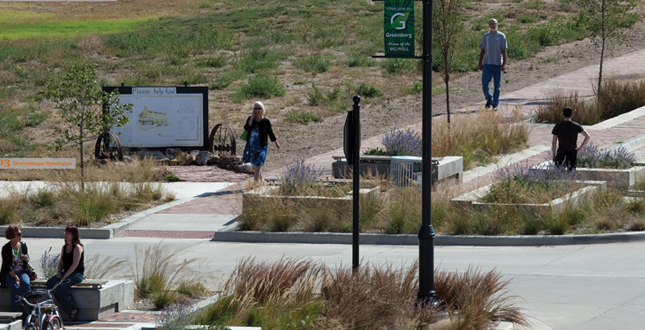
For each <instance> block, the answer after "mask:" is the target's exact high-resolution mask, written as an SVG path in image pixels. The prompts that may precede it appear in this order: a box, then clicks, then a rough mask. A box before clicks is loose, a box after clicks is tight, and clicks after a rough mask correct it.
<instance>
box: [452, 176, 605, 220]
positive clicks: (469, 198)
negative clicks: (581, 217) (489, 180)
mask: <svg viewBox="0 0 645 330" xmlns="http://www.w3.org/2000/svg"><path fill="white" fill-rule="evenodd" d="M574 183H579V184H582V185H584V187H582V188H580V189H578V190H576V191H574V192H572V193H571V194H567V195H566V196H562V197H560V198H556V199H554V200H552V201H550V202H548V203H543V204H504V203H483V202H480V200H481V199H482V198H483V197H484V196H486V195H487V194H488V192H489V191H490V187H491V186H492V184H489V185H487V186H484V187H481V188H479V189H475V190H473V191H471V192H469V193H466V194H463V195H461V196H459V197H457V198H454V199H452V200H451V202H452V204H453V205H455V206H457V207H468V206H470V207H472V208H474V209H476V210H486V209H491V208H499V207H513V208H519V209H522V210H524V211H526V212H542V211H547V210H552V211H553V212H556V213H560V212H562V211H564V210H565V208H566V207H567V206H568V205H576V204H578V203H579V202H581V201H583V200H584V199H585V198H587V197H589V196H591V194H593V193H594V192H596V191H606V190H607V184H606V183H605V182H604V181H574Z"/></svg>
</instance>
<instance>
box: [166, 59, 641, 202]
mask: <svg viewBox="0 0 645 330" xmlns="http://www.w3.org/2000/svg"><path fill="white" fill-rule="evenodd" d="M643 58H645V49H644V50H640V51H636V52H633V53H630V54H627V55H624V56H622V57H618V58H614V59H611V60H609V61H606V62H605V64H604V72H605V73H604V76H605V77H606V78H609V77H616V78H634V79H636V78H640V77H643V76H645V63H644V62H643V61H642V59H643ZM597 74H598V66H597V65H592V66H589V67H586V68H582V69H580V70H576V71H573V72H569V73H566V74H563V75H561V76H558V77H555V78H551V79H548V80H545V81H543V82H541V83H538V84H535V85H533V86H529V87H526V88H523V89H520V90H517V91H514V92H511V93H502V98H501V102H500V104H502V106H500V110H499V111H500V113H502V114H503V115H505V116H508V117H510V116H511V112H512V109H513V108H514V107H515V106H520V109H521V112H522V114H523V116H525V117H528V116H530V115H531V113H532V112H533V111H534V109H535V108H536V107H537V105H538V104H539V102H541V101H544V95H545V93H549V92H551V91H555V90H562V89H564V90H578V91H580V93H581V95H592V91H593V90H592V88H593V87H592V83H593V81H594V79H596V77H597ZM483 103H484V102H482V103H479V104H476V105H473V106H470V107H468V108H465V109H462V112H464V113H472V111H478V110H481V109H482V106H483ZM439 118H441V117H439ZM435 120H437V119H435ZM574 120H575V118H574ZM608 122H609V123H605V124H603V123H601V124H598V125H594V127H587V128H588V129H589V132H590V135H591V137H592V140H591V141H592V142H593V143H594V144H596V145H598V146H600V147H601V148H606V147H609V146H612V145H614V144H616V143H619V142H624V141H626V140H628V139H630V138H634V137H636V136H639V135H641V134H645V111H639V112H638V114H636V115H633V116H632V118H629V119H628V120H625V121H619V122H616V121H608ZM421 127H422V126H421V123H417V124H414V125H410V126H408V127H405V128H404V129H407V128H410V129H412V130H415V131H419V132H420V131H421ZM552 128H553V125H530V133H529V145H531V146H539V145H542V146H547V147H548V148H550V146H551V139H552V135H551V129H552ZM339 134H340V132H339ZM381 139H382V135H380V136H375V137H371V138H367V139H365V140H363V141H362V143H361V149H362V150H365V149H369V148H374V147H382V144H381V143H380V141H381ZM547 152H548V151H547ZM342 154H343V150H342V149H336V150H332V151H329V152H327V153H324V154H321V155H318V156H315V157H311V158H309V159H307V160H306V161H307V162H308V163H312V164H316V165H317V166H318V167H321V168H323V169H324V170H325V173H326V174H331V164H332V162H333V159H332V156H335V155H342ZM547 156H548V154H545V153H543V154H539V155H536V156H533V157H530V158H528V159H526V160H525V161H526V162H527V164H529V165H535V164H539V163H541V162H543V161H544V159H545V157H547ZM280 173H281V171H280V170H276V171H271V172H269V173H265V174H264V175H265V177H268V176H279V175H280ZM492 176H493V174H492V173H489V174H487V175H485V176H483V177H479V178H478V179H477V180H476V183H475V182H472V183H470V184H469V187H468V188H470V187H471V186H479V185H485V184H488V183H490V180H491V179H492ZM248 182H249V181H248V180H247V181H244V182H243V183H240V184H237V185H234V186H231V187H229V188H228V189H225V190H221V191H218V192H217V193H216V194H211V195H210V196H207V197H204V198H199V199H195V200H193V201H190V202H188V203H183V204H181V205H177V206H174V207H172V208H169V209H166V210H164V211H162V212H163V213H166V214H178V215H179V214H183V215H187V214H239V213H240V212H241V208H240V206H239V205H240V203H241V202H240V201H241V197H239V194H237V192H240V191H241V189H243V188H244V187H245V186H246V185H248Z"/></svg>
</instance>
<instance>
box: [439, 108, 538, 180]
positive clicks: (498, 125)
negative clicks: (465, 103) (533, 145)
mask: <svg viewBox="0 0 645 330" xmlns="http://www.w3.org/2000/svg"><path fill="white" fill-rule="evenodd" d="M512 114H513V117H512V119H511V120H507V119H506V118H504V116H503V115H502V114H500V113H499V112H495V111H479V112H477V113H476V114H475V115H474V116H473V115H454V116H453V118H452V121H451V124H448V123H447V122H446V121H444V120H435V121H433V123H432V155H433V156H435V157H443V156H462V157H463V158H464V159H463V161H464V170H467V169H470V168H472V167H473V166H474V165H476V164H478V163H483V164H485V163H490V162H491V161H493V159H494V157H495V156H496V155H499V154H506V153H511V152H512V151H514V150H516V149H519V148H523V147H526V146H527V143H528V137H529V136H528V134H529V130H528V127H527V126H526V125H525V124H524V123H523V122H522V118H521V117H520V112H519V109H518V108H515V109H513V111H512Z"/></svg>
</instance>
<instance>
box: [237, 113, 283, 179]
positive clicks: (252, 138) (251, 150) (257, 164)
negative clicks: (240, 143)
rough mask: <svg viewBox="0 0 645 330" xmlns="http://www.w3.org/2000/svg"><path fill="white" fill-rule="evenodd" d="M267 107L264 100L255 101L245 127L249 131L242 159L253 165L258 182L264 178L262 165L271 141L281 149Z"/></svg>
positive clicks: (254, 176) (254, 175) (254, 177)
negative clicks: (267, 114)
mask: <svg viewBox="0 0 645 330" xmlns="http://www.w3.org/2000/svg"><path fill="white" fill-rule="evenodd" d="M265 112H266V108H265V107H264V104H262V102H259V101H258V102H255V104H254V105H253V112H251V116H249V118H247V119H246V122H245V123H244V129H245V130H247V131H248V132H249V134H248V136H249V138H248V141H246V146H245V147H244V154H243V156H242V161H243V162H245V163H251V165H253V181H254V182H255V183H257V182H258V181H259V180H262V172H261V171H262V166H264V161H265V160H266V157H267V152H268V151H269V141H268V139H267V137H268V138H270V139H271V142H275V147H276V148H278V150H280V144H279V143H278V140H277V139H276V137H275V134H273V127H272V126H271V121H270V120H269V118H265V117H264V114H265Z"/></svg>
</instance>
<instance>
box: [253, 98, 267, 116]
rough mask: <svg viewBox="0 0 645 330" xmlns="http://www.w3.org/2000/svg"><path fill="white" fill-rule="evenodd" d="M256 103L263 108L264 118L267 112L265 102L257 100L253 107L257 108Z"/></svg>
mask: <svg viewBox="0 0 645 330" xmlns="http://www.w3.org/2000/svg"><path fill="white" fill-rule="evenodd" d="M256 105H259V106H260V108H262V118H264V114H265V113H266V111H267V109H266V108H265V107H264V103H262V102H260V101H257V102H255V104H253V107H254V108H255V106H256Z"/></svg>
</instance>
